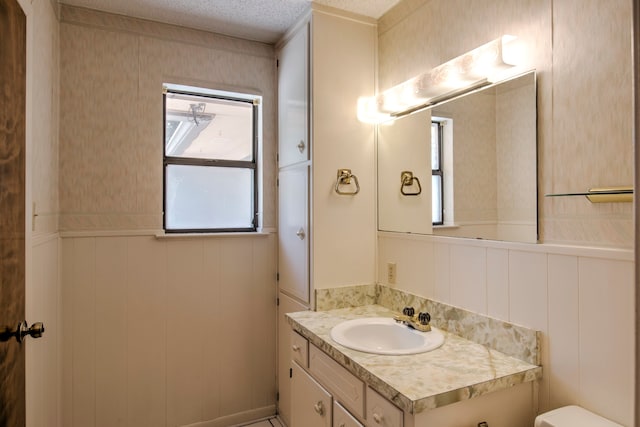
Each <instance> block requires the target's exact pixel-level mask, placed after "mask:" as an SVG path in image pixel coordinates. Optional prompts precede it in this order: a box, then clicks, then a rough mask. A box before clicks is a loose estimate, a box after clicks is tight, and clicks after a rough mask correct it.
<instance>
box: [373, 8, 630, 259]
mask: <svg viewBox="0 0 640 427" xmlns="http://www.w3.org/2000/svg"><path fill="white" fill-rule="evenodd" d="M601 6H602V3H601V2H599V1H597V0H588V1H582V0H570V1H562V2H552V1H551V0H487V1H473V2H469V1H466V0H446V1H445V0H405V1H403V2H401V3H400V4H399V5H398V6H396V7H395V8H394V9H392V10H391V11H390V12H389V13H387V14H386V15H385V16H384V17H383V18H382V19H381V21H380V25H379V89H380V90H384V89H386V88H388V87H391V86H393V85H395V84H398V83H400V82H402V81H404V80H406V79H408V78H411V77H413V76H414V75H416V74H419V73H420V72H422V71H424V70H427V69H429V68H431V67H433V66H435V65H438V64H440V63H442V62H445V61H447V60H448V59H451V58H453V57H455V56H458V55H460V54H462V53H464V52H466V51H468V50H471V49H473V48H475V47H477V46H479V45H481V44H483V43H485V42H487V41H490V40H493V39H495V38H497V37H499V36H500V35H503V34H512V35H516V36H517V37H518V44H519V47H520V48H521V52H522V53H523V55H522V68H523V69H533V68H535V69H536V70H537V72H538V144H539V145H538V156H539V173H538V186H539V197H538V204H539V220H540V237H541V240H542V241H543V242H548V243H566V244H578V245H595V246H607V247H621V248H631V247H632V246H633V215H632V204H602V205H599V204H590V203H589V202H588V201H586V199H585V198H583V197H573V198H562V199H558V198H555V199H551V198H544V197H543V196H542V195H543V194H546V193H553V192H576V191H584V190H586V189H588V188H590V187H597V186H610V185H624V184H631V183H632V180H633V163H632V158H633V156H632V152H633V147H632V140H631V131H632V127H631V117H632V109H631V108H632V105H631V101H632V92H631V18H630V17H631V2H629V1H624V0H615V1H614V2H612V3H611V4H608V6H607V7H606V8H603V7H601ZM577 10H580V13H576V11H577Z"/></svg>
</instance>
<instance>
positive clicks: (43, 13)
mask: <svg viewBox="0 0 640 427" xmlns="http://www.w3.org/2000/svg"><path fill="white" fill-rule="evenodd" d="M33 7H34V11H33V13H32V15H31V16H32V17H31V19H33V21H32V22H33V27H34V29H35V31H33V33H32V34H33V44H32V46H33V52H32V54H31V56H30V59H31V60H32V62H31V63H30V67H31V68H30V70H29V71H28V73H29V76H31V77H32V78H31V79H30V82H31V85H32V86H31V104H30V105H31V117H30V122H31V123H32V125H31V126H29V130H30V132H31V139H30V142H31V145H30V147H29V151H28V153H27V155H28V156H30V159H31V169H30V172H28V173H29V174H30V177H31V200H30V201H29V200H28V201H27V203H30V202H31V203H35V212H34V213H35V214H36V215H37V216H36V217H35V222H34V224H33V230H34V232H35V234H42V233H50V232H55V231H57V229H58V216H57V213H58V110H59V108H58V97H59V86H58V79H59V68H58V61H59V42H60V39H59V28H58V27H59V24H58V20H57V17H56V15H55V12H54V10H53V7H52V5H51V3H49V2H34V3H33Z"/></svg>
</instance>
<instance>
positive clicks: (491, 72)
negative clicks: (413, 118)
mask: <svg viewBox="0 0 640 427" xmlns="http://www.w3.org/2000/svg"><path fill="white" fill-rule="evenodd" d="M514 39H515V37H513V36H502V37H500V38H498V39H495V40H493V41H491V42H489V43H487V44H484V45H482V46H480V47H478V48H476V49H473V50H471V51H469V52H467V53H465V54H464V55H461V56H458V57H457V58H454V59H452V60H450V61H448V62H445V63H444V64H441V65H439V66H437V67H435V68H433V69H432V70H430V71H428V72H426V73H423V74H420V75H419V76H416V77H414V78H412V79H409V80H407V81H406V82H403V83H400V84H399V85H397V86H394V87H392V88H391V89H388V90H386V91H384V92H382V93H381V94H379V95H377V96H375V97H370V98H361V99H360V100H359V101H358V118H359V119H360V120H361V121H363V122H369V123H380V122H384V121H387V120H391V119H393V118H394V117H397V116H400V115H403V114H406V113H407V112H411V111H415V110H417V109H420V108H424V107H427V106H429V105H433V104H436V103H438V102H442V101H444V100H446V99H449V98H452V97H454V96H457V95H460V94H462V93H464V92H468V91H470V90H473V89H476V88H478V87H481V86H484V85H488V84H491V83H495V82H496V81H498V80H500V79H501V78H503V77H504V72H505V71H506V70H509V69H511V68H512V67H515V65H516V64H512V63H509V62H507V60H506V59H505V55H504V53H505V45H507V44H508V43H509V42H511V41H512V40H514Z"/></svg>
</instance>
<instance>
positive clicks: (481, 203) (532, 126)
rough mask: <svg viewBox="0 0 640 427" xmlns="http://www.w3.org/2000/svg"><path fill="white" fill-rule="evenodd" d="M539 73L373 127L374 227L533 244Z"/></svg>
mask: <svg viewBox="0 0 640 427" xmlns="http://www.w3.org/2000/svg"><path fill="white" fill-rule="evenodd" d="M536 117H537V114H536V76H535V72H533V71H532V72H529V73H526V74H523V75H521V76H518V77H515V78H513V79H510V80H506V81H502V82H500V83H497V84H492V85H490V86H486V87H484V88H481V89H477V90H475V91H473V92H470V93H467V94H465V95H462V96H459V97H456V98H454V99H452V100H449V101H446V102H442V103H439V104H437V105H434V106H431V107H429V108H426V109H424V110H421V111H418V112H415V113H413V114H410V115H406V116H403V117H401V118H398V119H397V120H394V121H393V122H390V123H389V124H381V125H380V126H379V127H378V229H379V230H381V231H394V232H406V233H418V234H434V235H440V236H454V237H467V238H477V239H491V240H505V241H514V242H528V243H535V242H537V239H538V227H537V217H538V215H537V173H536V172H537V132H536V129H537V119H536Z"/></svg>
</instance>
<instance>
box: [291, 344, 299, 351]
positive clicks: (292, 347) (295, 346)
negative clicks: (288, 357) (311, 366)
mask: <svg viewBox="0 0 640 427" xmlns="http://www.w3.org/2000/svg"><path fill="white" fill-rule="evenodd" d="M291 349H292V350H293V351H300V346H299V345H296V344H294V345H292V346H291Z"/></svg>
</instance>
